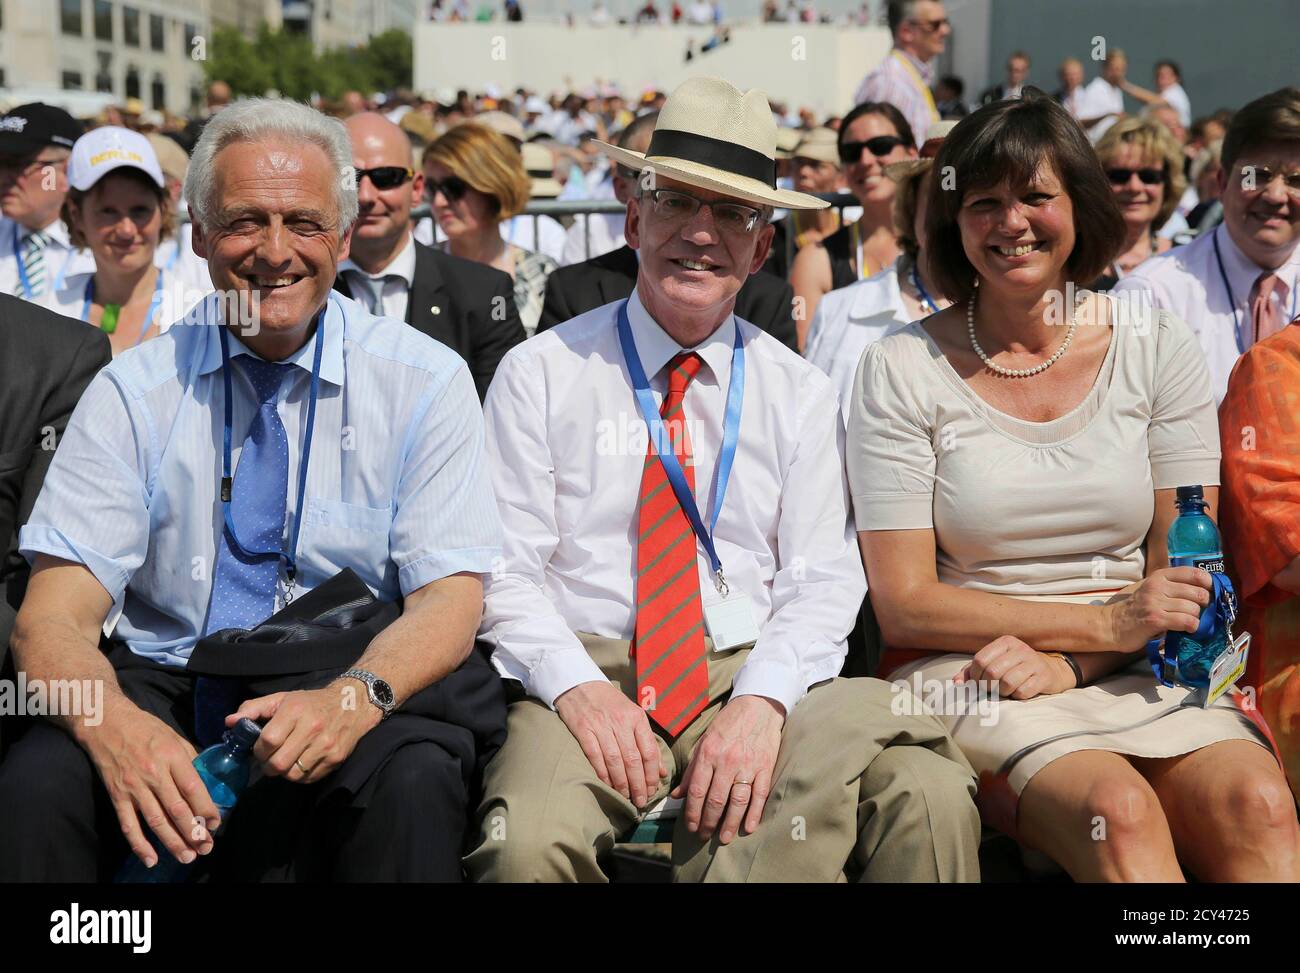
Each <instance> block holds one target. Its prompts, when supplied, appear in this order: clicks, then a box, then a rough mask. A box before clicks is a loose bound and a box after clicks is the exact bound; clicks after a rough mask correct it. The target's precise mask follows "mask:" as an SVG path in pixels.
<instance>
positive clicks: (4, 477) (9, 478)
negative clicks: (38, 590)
mask: <svg viewBox="0 0 1300 973" xmlns="http://www.w3.org/2000/svg"><path fill="white" fill-rule="evenodd" d="M111 360H112V352H111V351H110V349H109V344H108V337H107V336H106V335H105V334H103V333H102V332H101V331H100V330H99V329H98V328H92V327H90V326H89V325H87V324H85V323H84V322H82V321H76V320H74V319H72V318H65V317H64V316H63V315H61V314H55V313H54V312H53V311H47V310H45V308H42V307H37V306H36V305H35V304H31V303H28V302H27V301H24V300H20V299H19V298H16V297H10V296H9V295H7V294H0V552H2V553H3V554H4V555H5V557H4V560H3V561H2V562H0V578H4V579H5V580H6V582H7V586H8V597H9V600H10V601H11V603H12V604H13V607H14V608H17V607H18V602H19V599H20V598H21V597H22V590H23V589H24V588H25V583H26V575H27V571H26V564H25V563H24V562H23V559H22V558H21V557H20V556H19V555H18V554H17V547H16V537H15V535H16V532H17V529H18V528H19V527H20V526H21V525H22V524H24V523H26V522H27V518H28V517H29V516H30V515H31V512H32V505H33V504H35V503H36V495H37V494H38V493H40V491H41V484H42V483H43V482H44V481H45V471H46V470H48V469H49V468H50V461H51V460H52V459H53V458H54V449H53V445H54V444H56V443H57V441H58V437H60V436H62V435H63V430H64V428H65V427H66V426H67V424H68V418H69V417H70V416H71V415H72V410H73V408H74V407H75V406H76V404H77V400H78V399H80V398H81V393H82V392H83V391H85V388H86V386H87V385H88V384H90V380H91V379H92V378H94V377H95V373H96V372H98V371H99V370H100V369H101V368H102V367H104V366H105V365H107V364H108V363H109V362H110V361H111ZM7 643H8V639H7V638H6V639H5V644H7ZM0 647H2V646H0ZM0 654H3V653H0Z"/></svg>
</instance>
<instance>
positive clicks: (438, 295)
mask: <svg viewBox="0 0 1300 973" xmlns="http://www.w3.org/2000/svg"><path fill="white" fill-rule="evenodd" d="M334 289H335V290H336V291H339V292H340V293H342V294H346V295H347V296H348V297H351V296H352V289H351V287H350V286H349V283H348V280H347V277H346V275H344V274H339V276H338V279H337V280H335V281H334ZM498 298H500V299H501V300H499V301H498V300H497V299H498ZM406 323H407V324H409V325H411V326H413V327H415V328H418V329H419V330H420V331H423V332H424V333H425V334H427V335H428V336H429V337H430V338H433V339H434V340H436V341H441V342H442V343H443V344H444V345H446V346H447V347H448V348H451V349H452V350H453V351H455V352H456V353H457V354H459V355H460V357H461V358H464V359H465V361H466V362H467V363H468V364H469V370H470V373H471V374H472V375H473V376H474V385H475V386H476V387H477V388H478V397H479V401H480V402H481V401H482V400H483V397H484V396H485V395H487V390H488V386H489V385H491V384H492V376H493V375H495V374H496V370H497V365H498V364H499V363H500V362H501V359H502V358H504V357H505V354H506V352H507V351H509V350H510V349H511V348H513V347H514V346H515V345H517V344H519V343H520V342H521V341H523V340H524V337H525V336H524V326H523V325H522V324H521V323H520V322H519V311H518V309H517V308H516V307H515V288H514V282H513V281H512V280H511V279H510V275H509V274H505V273H502V272H501V271H499V270H497V269H495V268H494V267H489V266H487V265H486V264H480V263H475V262H474V261H472V260H462V259H461V258H460V257H453V256H452V255H451V254H447V253H443V252H442V251H440V250H434V249H433V248H432V247H426V246H425V245H424V244H422V243H416V244H415V276H414V282H413V283H412V285H411V293H410V295H409V296H408V298H407V301H406Z"/></svg>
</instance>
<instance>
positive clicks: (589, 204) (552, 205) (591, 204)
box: [411, 193, 858, 267]
mask: <svg viewBox="0 0 1300 973" xmlns="http://www.w3.org/2000/svg"><path fill="white" fill-rule="evenodd" d="M812 195H815V196H816V197H817V198H818V199H824V200H826V201H827V202H828V203H830V204H831V206H832V207H834V208H835V209H837V210H839V211H840V216H841V222H843V219H842V218H843V216H844V210H845V208H846V207H849V206H857V205H858V201H857V199H856V198H855V197H854V196H852V195H851V194H849V193H813V194H812ZM623 209H624V206H623V204H622V203H620V202H619V201H618V200H616V199H563V200H562V199H534V200H530V201H529V203H528V205H527V206H526V207H525V208H524V212H523V214H522V215H523V216H531V217H532V218H533V239H534V240H539V239H541V217H543V216H549V217H552V218H553V219H557V220H563V219H564V218H565V217H575V216H586V215H593V216H594V215H599V214H602V213H622V212H623ZM431 210H432V207H430V205H429V204H428V203H421V204H420V205H419V206H416V207H415V208H414V209H412V210H411V219H412V221H418V220H422V219H424V217H426V216H430V215H432V213H431ZM785 249H786V266H787V267H788V266H790V264H791V263H793V261H794V236H793V235H792V234H789V233H787V234H786V237H785ZM582 252H583V253H584V254H585V255H586V256H585V259H588V260H589V259H591V256H592V253H591V224H590V223H589V222H588V221H586V220H583V247H582Z"/></svg>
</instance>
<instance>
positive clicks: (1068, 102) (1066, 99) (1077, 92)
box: [1061, 85, 1088, 118]
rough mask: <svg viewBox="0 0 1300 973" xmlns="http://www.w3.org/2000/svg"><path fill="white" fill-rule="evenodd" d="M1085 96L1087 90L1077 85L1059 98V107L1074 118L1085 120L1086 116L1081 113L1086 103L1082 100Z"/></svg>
mask: <svg viewBox="0 0 1300 973" xmlns="http://www.w3.org/2000/svg"><path fill="white" fill-rule="evenodd" d="M1086 94H1087V89H1086V88H1084V86H1083V85H1079V86H1078V87H1077V88H1075V89H1074V90H1073V91H1070V92H1068V93H1067V94H1066V95H1064V96H1063V97H1062V98H1061V106H1062V107H1063V108H1065V110H1066V111H1068V112H1069V113H1070V114H1071V115H1073V116H1074V117H1075V118H1087V117H1088V116H1087V115H1085V114H1084V112H1083V109H1084V108H1085V107H1087V102H1086V101H1085V100H1084V98H1085V95H1086Z"/></svg>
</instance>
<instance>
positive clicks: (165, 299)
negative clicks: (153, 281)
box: [36, 261, 212, 340]
mask: <svg viewBox="0 0 1300 973" xmlns="http://www.w3.org/2000/svg"><path fill="white" fill-rule="evenodd" d="M204 263H205V264H206V261H204ZM79 266H80V265H79ZM158 273H159V274H160V275H161V277H162V282H161V283H160V284H159V285H158V288H159V293H158V306H157V307H156V308H155V309H154V311H153V313H152V316H151V317H150V319H149V330H152V329H153V328H155V327H156V328H157V329H158V331H157V334H163V333H164V332H166V331H167V329H168V328H170V327H171V326H172V325H173V324H177V323H180V322H182V321H184V319H185V316H186V315H187V314H189V313H190V312H191V310H193V309H194V308H195V307H197V306H198V305H199V304H200V303H202V301H203V299H204V298H205V297H206V296H207V295H208V294H210V293H212V286H211V284H210V283H209V285H208V288H207V290H200V289H199V288H197V287H195V286H194V284H193V283H192V282H190V281H188V280H186V279H184V278H182V277H181V276H180V275H179V274H177V273H176V272H175V271H168V270H164V269H162V268H161V267H160V268H159V270H158ZM94 276H95V264H94V262H93V261H92V262H91V264H90V269H89V270H84V271H81V272H78V273H70V274H68V275H67V276H66V277H64V279H63V286H62V287H60V288H59V289H58V290H55V291H51V292H49V293H47V294H46V295H45V296H44V297H42V298H40V300H38V301H36V303H37V304H39V305H41V307H47V308H49V309H50V310H51V311H57V312H58V313H59V314H64V315H67V316H68V317H70V318H76V319H77V320H78V321H85V320H86V317H87V314H88V313H89V311H90V308H89V307H87V306H86V287H87V285H88V284H89V283H90V281H91V279H92V278H93V277H94ZM149 330H146V331H145V332H144V333H143V334H141V336H140V338H141V340H143V339H144V338H145V337H146V336H148V335H149ZM156 336H157V335H155V337H156Z"/></svg>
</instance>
